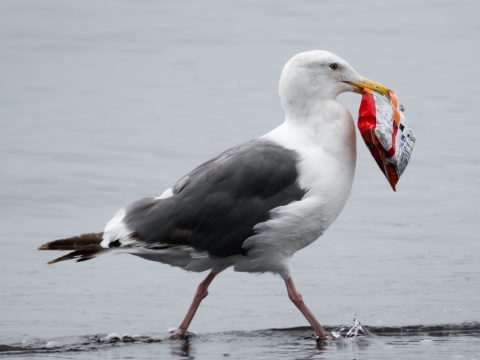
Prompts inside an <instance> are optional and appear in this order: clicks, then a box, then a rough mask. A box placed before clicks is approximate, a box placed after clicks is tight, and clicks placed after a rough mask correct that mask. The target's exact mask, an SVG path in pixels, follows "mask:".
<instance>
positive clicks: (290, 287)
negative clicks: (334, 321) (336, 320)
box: [285, 276, 331, 339]
mask: <svg viewBox="0 0 480 360" xmlns="http://www.w3.org/2000/svg"><path fill="white" fill-rule="evenodd" d="M285 284H286V285H287V292H288V297H289V298H290V300H292V302H293V303H294V304H295V306H296V307H297V308H298V310H300V312H301V313H302V314H303V316H305V318H306V319H307V320H308V322H309V323H310V325H312V327H313V330H314V331H315V334H317V336H318V337H319V338H320V339H330V338H331V335H330V334H329V333H328V332H327V331H325V329H324V328H323V327H322V325H320V323H319V322H318V321H317V319H315V316H313V314H312V312H311V311H310V310H309V309H308V307H307V305H305V303H304V302H303V298H302V295H301V294H300V293H299V292H298V291H297V289H295V284H294V283H293V280H292V278H291V277H290V276H289V277H287V278H286V279H285Z"/></svg>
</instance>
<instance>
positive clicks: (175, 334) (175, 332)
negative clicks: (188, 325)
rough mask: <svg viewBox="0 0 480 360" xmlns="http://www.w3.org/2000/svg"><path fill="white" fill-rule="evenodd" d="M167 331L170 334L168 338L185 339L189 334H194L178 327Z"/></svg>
mask: <svg viewBox="0 0 480 360" xmlns="http://www.w3.org/2000/svg"><path fill="white" fill-rule="evenodd" d="M169 333H170V336H169V339H170V340H185V339H188V338H189V337H190V336H192V335H194V334H193V333H191V332H189V331H187V330H183V329H180V328H177V329H172V330H170V331H169Z"/></svg>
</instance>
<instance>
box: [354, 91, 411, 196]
mask: <svg viewBox="0 0 480 360" xmlns="http://www.w3.org/2000/svg"><path fill="white" fill-rule="evenodd" d="M358 129H359V130H360V134H361V135H362V138H363V140H364V141H365V144H366V145H367V147H368V149H369V150H370V152H371V153H372V156H373V157H374V159H375V161H376V162H377V164H378V166H379V167H380V170H382V172H383V173H384V174H385V176H386V178H387V180H388V182H389V183H390V185H391V186H392V189H393V191H395V187H396V185H397V182H398V179H399V178H400V176H401V175H402V174H403V172H404V171H405V168H406V167H407V165H408V161H409V160H410V156H411V153H412V150H413V146H414V145H415V136H414V134H413V129H412V128H411V127H410V125H409V124H408V123H407V121H406V119H405V116H404V115H403V106H402V105H399V104H398V99H397V96H396V94H395V92H394V91H392V90H388V94H387V95H383V94H380V93H378V92H375V91H372V90H369V89H364V91H363V96H362V102H361V103H360V109H359V115H358Z"/></svg>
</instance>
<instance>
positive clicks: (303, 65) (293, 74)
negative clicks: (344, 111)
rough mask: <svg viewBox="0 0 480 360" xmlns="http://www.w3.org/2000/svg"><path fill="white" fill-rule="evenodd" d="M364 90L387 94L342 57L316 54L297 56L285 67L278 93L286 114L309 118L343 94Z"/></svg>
mask: <svg viewBox="0 0 480 360" xmlns="http://www.w3.org/2000/svg"><path fill="white" fill-rule="evenodd" d="M375 86H377V88H375ZM378 86H380V87H382V88H381V89H379V88H378ZM363 87H367V88H370V89H374V90H376V91H379V92H383V91H386V90H385V89H386V88H385V87H383V85H381V84H377V83H374V82H372V81H370V80H367V79H365V78H363V77H362V76H360V75H359V74H358V73H357V72H356V71H355V70H354V69H353V68H352V67H351V66H350V64H349V63H347V62H346V61H345V60H343V59H342V58H341V57H340V56H338V55H335V54H333V53H331V52H329V51H324V50H313V51H307V52H303V53H300V54H297V55H295V56H294V57H292V58H291V59H290V60H289V61H288V62H287V63H286V64H285V66H284V68H283V70H282V75H281V77H280V86H279V93H280V99H281V101H282V105H283V108H284V110H285V112H287V114H292V115H293V114H296V115H297V116H306V115H308V114H309V113H310V112H311V111H313V110H314V109H313V107H315V106H316V105H317V104H318V103H319V102H320V101H322V100H335V98H336V97H337V96H338V95H339V94H341V93H343V92H346V91H353V92H359V90H361V88H363Z"/></svg>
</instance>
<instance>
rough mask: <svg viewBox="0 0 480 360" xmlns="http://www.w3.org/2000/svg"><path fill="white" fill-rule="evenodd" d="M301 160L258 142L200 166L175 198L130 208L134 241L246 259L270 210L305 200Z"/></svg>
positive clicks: (147, 200) (181, 184) (128, 216)
mask: <svg viewBox="0 0 480 360" xmlns="http://www.w3.org/2000/svg"><path fill="white" fill-rule="evenodd" d="M296 164H297V154H296V153H295V152H294V151H292V150H288V149H285V148H283V147H281V146H279V145H277V144H275V143H273V142H270V141H266V140H254V141H250V142H248V143H246V144H243V145H240V146H237V147H234V148H232V149H230V150H227V151H226V152H224V153H222V154H220V155H219V156H217V157H215V158H213V159H211V160H210V161H208V162H206V163H204V164H202V165H200V166H199V167H197V168H196V169H194V170H193V171H191V172H190V173H189V174H187V175H186V176H185V177H184V178H182V179H181V180H180V181H179V182H177V183H176V184H175V186H174V187H173V190H172V191H173V196H171V197H168V198H165V199H155V198H145V199H142V200H139V201H137V202H135V203H133V204H131V205H130V206H128V207H127V211H126V215H125V220H124V221H125V222H126V225H127V228H128V229H129V230H131V231H133V234H132V236H133V237H134V238H135V239H136V240H138V241H141V242H144V243H146V244H148V246H159V247H163V246H164V247H169V246H178V245H188V246H192V247H193V248H195V249H197V250H200V251H207V252H208V253H209V254H210V255H212V256H216V257H227V256H231V255H236V254H244V253H245V250H244V249H243V248H242V244H243V242H244V241H245V240H246V239H247V238H248V237H250V236H251V235H253V234H254V227H255V225H256V224H258V223H261V222H264V221H266V220H268V219H269V218H270V210H272V209H274V208H276V207H278V206H282V205H286V204H288V203H290V202H292V201H297V200H300V199H301V198H302V197H303V196H304V195H305V190H303V189H301V188H300V187H299V185H298V183H297V179H298V173H297V166H296Z"/></svg>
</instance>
